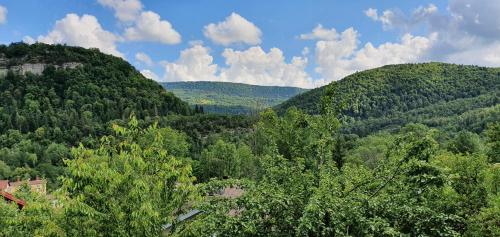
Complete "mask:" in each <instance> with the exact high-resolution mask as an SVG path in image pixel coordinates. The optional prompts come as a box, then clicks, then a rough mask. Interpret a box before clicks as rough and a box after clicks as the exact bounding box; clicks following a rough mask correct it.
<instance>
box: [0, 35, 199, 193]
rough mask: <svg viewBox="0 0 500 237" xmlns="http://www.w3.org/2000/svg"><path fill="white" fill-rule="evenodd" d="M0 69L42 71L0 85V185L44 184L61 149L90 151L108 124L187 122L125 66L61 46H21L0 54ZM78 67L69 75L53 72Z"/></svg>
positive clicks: (185, 110)
mask: <svg viewBox="0 0 500 237" xmlns="http://www.w3.org/2000/svg"><path fill="white" fill-rule="evenodd" d="M0 58H2V59H3V61H5V64H6V66H7V67H9V66H13V65H22V64H25V63H43V64H47V65H49V66H48V67H47V68H46V69H45V70H44V71H43V74H42V75H34V74H31V73H27V74H26V75H20V74H19V73H15V72H13V71H12V70H11V71H9V73H8V74H7V75H6V76H5V77H3V78H0V134H1V135H0V178H1V179H5V178H9V179H14V178H15V177H35V176H37V175H40V176H46V177H48V178H50V179H49V180H50V181H51V183H53V182H55V181H56V180H57V176H59V175H60V174H61V172H62V171H61V169H60V168H61V165H62V160H63V158H67V157H68V156H69V150H68V149H67V147H68V146H77V145H78V144H79V143H83V144H86V145H93V144H95V143H96V142H97V141H98V138H99V137H101V136H103V135H105V134H108V133H109V132H110V124H111V123H112V122H113V121H115V120H122V119H127V118H128V117H129V116H130V115H131V114H134V115H135V116H137V117H138V118H140V119H144V120H146V121H152V120H153V118H155V117H159V116H164V115H168V114H183V115H189V114H192V113H193V111H192V109H191V108H190V107H189V105H188V104H187V103H185V102H183V101H181V100H180V99H179V98H177V97H175V96H174V95H173V94H172V93H169V92H167V91H165V90H164V89H163V88H162V87H161V86H160V85H158V84H157V83H156V82H154V81H152V80H149V79H146V78H144V77H143V76H142V75H141V74H140V73H139V72H137V71H136V70H135V68H133V67H132V66H131V65H130V64H129V63H127V62H126V61H124V60H122V59H120V58H117V57H113V56H110V55H106V54H102V53H100V52H99V51H98V50H87V49H83V48H78V47H67V46H62V45H56V46H51V45H45V44H33V45H27V44H24V43H16V44H11V45H10V46H8V47H6V46H1V47H0ZM64 62H78V63H81V64H82V65H81V66H79V67H77V68H75V69H67V70H65V69H56V68H55V67H54V66H55V65H59V64H61V63H64Z"/></svg>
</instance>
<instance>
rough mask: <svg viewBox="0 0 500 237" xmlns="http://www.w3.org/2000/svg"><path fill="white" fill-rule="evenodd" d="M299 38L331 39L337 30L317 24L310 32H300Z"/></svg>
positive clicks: (335, 36)
mask: <svg viewBox="0 0 500 237" xmlns="http://www.w3.org/2000/svg"><path fill="white" fill-rule="evenodd" d="M299 38H300V39H303V40H315V39H319V40H333V39H336V38H337V31H336V30H335V29H334V28H332V29H325V28H323V26H322V25H321V24H319V25H317V26H316V28H314V29H313V30H312V32H311V33H308V34H301V35H300V36H299Z"/></svg>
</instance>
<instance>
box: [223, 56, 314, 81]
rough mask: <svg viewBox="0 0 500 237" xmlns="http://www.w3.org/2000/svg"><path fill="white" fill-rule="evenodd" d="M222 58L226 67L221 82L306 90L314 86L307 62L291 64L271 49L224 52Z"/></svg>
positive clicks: (303, 60)
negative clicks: (266, 50)
mask: <svg viewBox="0 0 500 237" xmlns="http://www.w3.org/2000/svg"><path fill="white" fill-rule="evenodd" d="M222 56H223V57H224V58H225V60H226V65H227V67H226V68H223V69H222V70H221V74H220V79H221V81H231V82H242V83H248V84H254V85H276V86H285V85H286V86H298V87H307V88H310V87H313V86H314V82H313V81H312V79H311V78H310V77H309V75H308V74H307V73H306V72H305V71H304V69H305V67H306V65H307V59H306V58H302V57H293V58H292V60H291V62H289V63H288V62H286V61H285V57H284V55H283V52H282V51H281V50H280V49H278V48H271V49H270V50H269V52H267V53H266V52H265V51H264V50H263V49H262V48H261V47H258V46H255V47H251V48H249V49H247V50H245V51H237V50H233V49H225V50H224V52H223V53H222Z"/></svg>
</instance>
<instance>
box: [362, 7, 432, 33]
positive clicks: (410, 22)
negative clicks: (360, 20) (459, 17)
mask: <svg viewBox="0 0 500 237" xmlns="http://www.w3.org/2000/svg"><path fill="white" fill-rule="evenodd" d="M437 11H438V8H437V7H436V6H435V5H434V4H429V5H428V6H426V7H423V6H420V7H418V8H417V9H415V10H414V11H413V12H412V14H410V15H409V16H408V15H406V14H404V13H403V12H402V11H401V10H399V9H390V10H385V11H383V12H382V15H379V14H378V11H377V9H374V8H369V9H367V10H366V11H365V15H366V16H368V17H369V18H370V19H372V20H374V21H380V22H381V23H382V25H383V27H384V29H385V30H390V29H394V28H399V29H404V30H409V29H411V28H412V27H414V26H415V25H417V24H419V23H421V22H422V21H425V20H426V19H428V18H429V17H431V16H432V15H434V14H435V13H437Z"/></svg>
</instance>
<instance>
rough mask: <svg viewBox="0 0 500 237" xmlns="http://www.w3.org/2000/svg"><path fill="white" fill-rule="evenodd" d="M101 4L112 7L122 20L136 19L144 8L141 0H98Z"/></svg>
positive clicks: (116, 15)
mask: <svg viewBox="0 0 500 237" xmlns="http://www.w3.org/2000/svg"><path fill="white" fill-rule="evenodd" d="M97 2H99V4H101V5H102V6H105V7H109V8H112V9H113V10H114V11H115V17H116V18H118V20H120V21H122V22H130V21H134V20H135V19H136V18H137V17H138V16H139V13H140V12H141V10H142V7H143V6H142V3H141V1H139V0H97Z"/></svg>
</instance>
